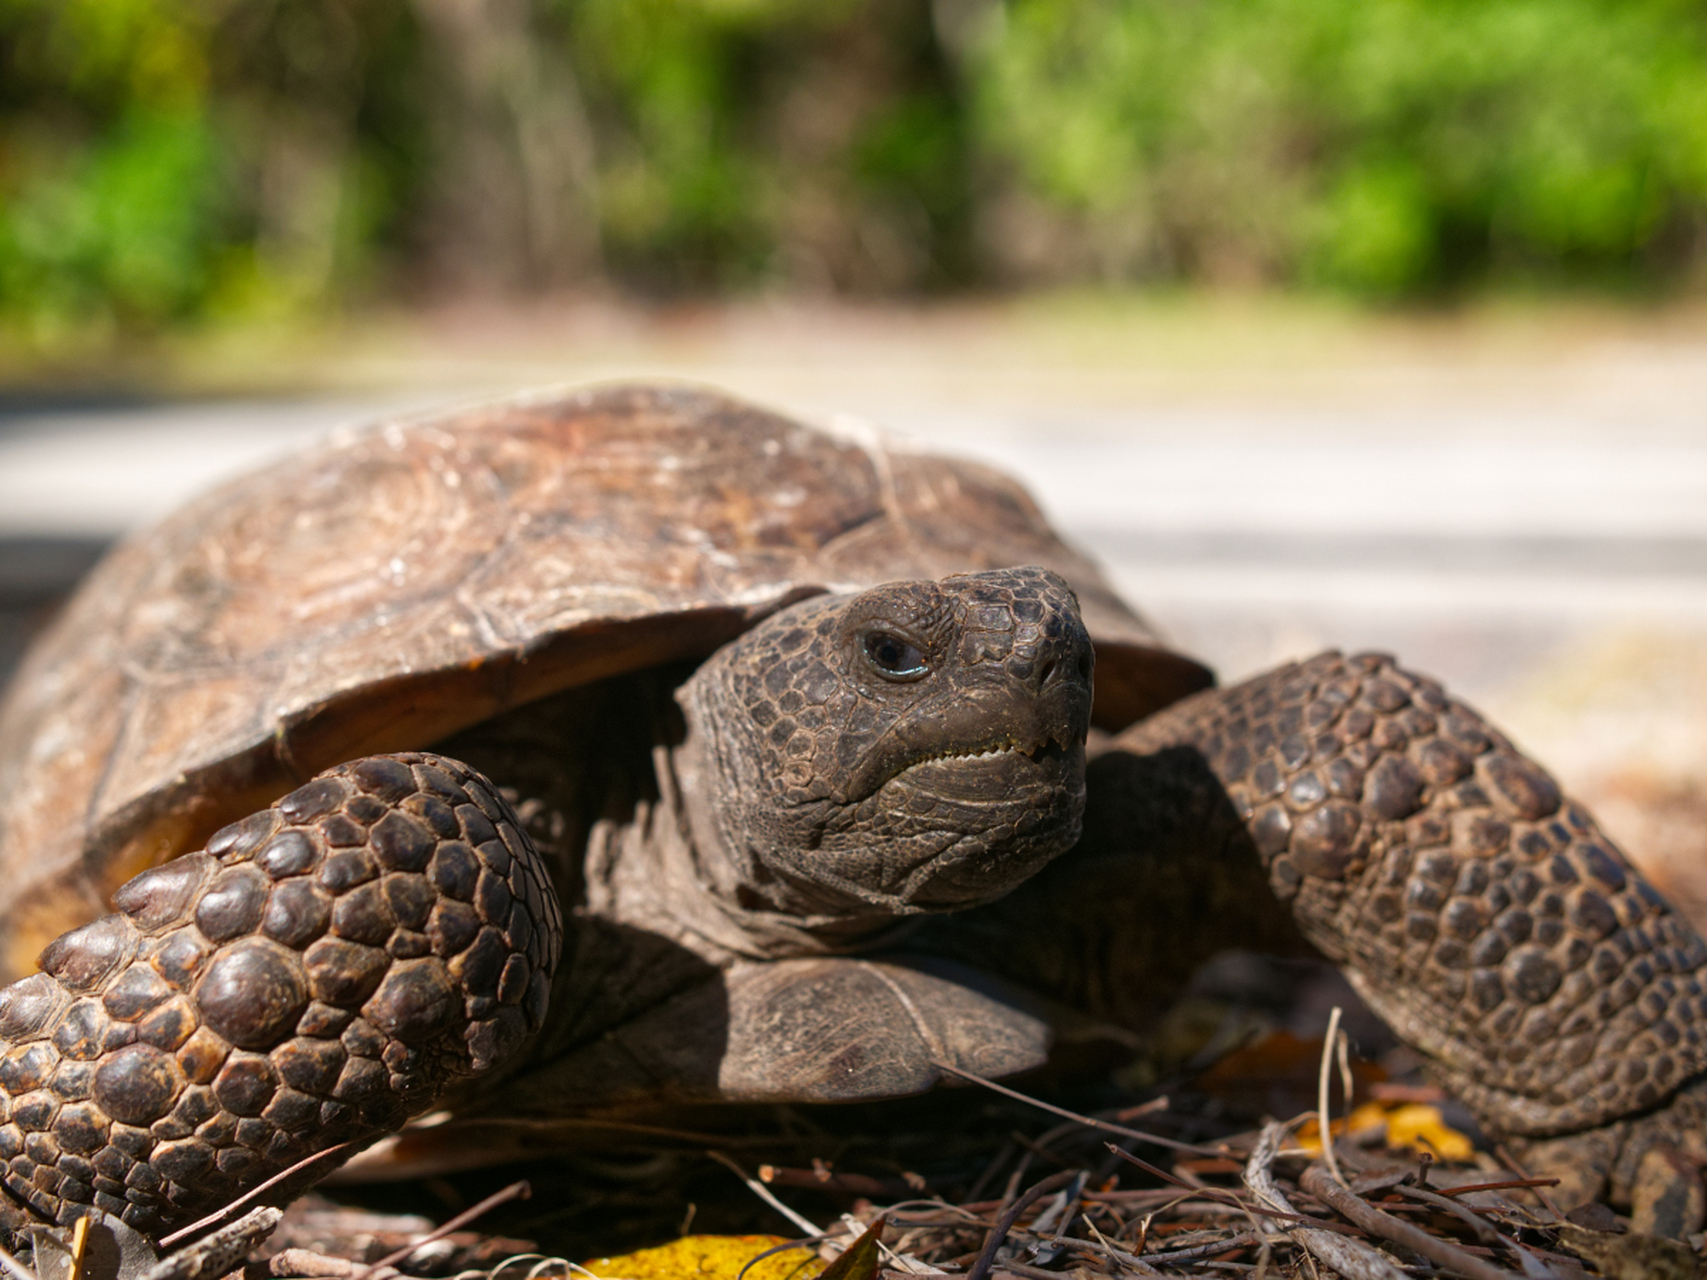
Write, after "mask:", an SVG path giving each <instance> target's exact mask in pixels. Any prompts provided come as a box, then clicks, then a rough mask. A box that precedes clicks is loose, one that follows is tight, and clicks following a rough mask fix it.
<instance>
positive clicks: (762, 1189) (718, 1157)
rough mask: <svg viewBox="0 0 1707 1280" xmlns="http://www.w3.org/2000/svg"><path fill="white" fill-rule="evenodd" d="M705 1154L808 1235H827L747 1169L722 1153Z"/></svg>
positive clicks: (711, 1152)
mask: <svg viewBox="0 0 1707 1280" xmlns="http://www.w3.org/2000/svg"><path fill="white" fill-rule="evenodd" d="M705 1154H706V1155H708V1156H710V1157H711V1158H712V1159H713V1160H715V1161H717V1163H718V1164H720V1165H722V1166H723V1167H724V1168H725V1169H728V1170H729V1171H730V1172H731V1173H733V1174H734V1175H735V1176H736V1177H737V1178H739V1179H741V1181H742V1182H745V1183H746V1184H747V1189H748V1190H749V1191H751V1192H752V1193H753V1194H754V1195H756V1196H757V1197H758V1198H759V1199H761V1200H763V1201H764V1202H765V1203H766V1204H768V1205H769V1206H770V1207H771V1208H773V1209H775V1210H776V1211H777V1212H778V1213H780V1214H781V1215H782V1216H783V1217H785V1218H787V1219H788V1220H789V1221H790V1222H792V1223H793V1224H794V1225H795V1226H797V1227H799V1228H800V1229H801V1230H802V1231H804V1232H806V1233H807V1234H808V1235H810V1236H817V1237H822V1236H824V1235H825V1234H827V1233H826V1232H825V1231H824V1229H823V1228H822V1227H818V1226H814V1225H813V1223H812V1221H811V1219H809V1218H804V1217H802V1216H801V1215H800V1214H798V1213H796V1212H795V1211H794V1210H793V1209H790V1208H789V1207H788V1206H787V1205H785V1204H784V1203H783V1202H782V1201H781V1200H778V1199H777V1198H776V1197H775V1196H773V1195H772V1194H771V1190H770V1188H769V1187H767V1186H766V1185H765V1184H764V1183H762V1182H760V1181H759V1180H758V1179H757V1178H749V1177H748V1176H747V1171H746V1170H745V1169H743V1168H742V1167H741V1166H740V1165H738V1164H736V1163H735V1162H734V1161H733V1160H731V1159H730V1158H729V1157H728V1156H726V1155H724V1154H723V1153H722V1152H721V1151H707V1152H706V1153H705Z"/></svg>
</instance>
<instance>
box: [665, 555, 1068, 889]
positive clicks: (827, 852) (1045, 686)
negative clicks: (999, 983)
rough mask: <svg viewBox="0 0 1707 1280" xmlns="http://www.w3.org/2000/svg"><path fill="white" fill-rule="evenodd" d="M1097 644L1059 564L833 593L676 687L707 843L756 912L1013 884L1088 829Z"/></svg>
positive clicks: (771, 624) (748, 638) (695, 804)
mask: <svg viewBox="0 0 1707 1280" xmlns="http://www.w3.org/2000/svg"><path fill="white" fill-rule="evenodd" d="M1092 662H1093V654H1092V649H1091V642H1090V637H1089V636H1088V635H1087V634H1086V631H1085V628H1084V625H1083V623H1082V622H1081V621H1080V618H1079V606H1078V601H1077V600H1076V599H1075V597H1074V595H1073V591H1072V588H1071V587H1069V586H1068V585H1067V583H1066V581H1065V580H1064V579H1063V578H1061V577H1060V576H1059V575H1057V574H1054V573H1051V572H1049V571H1048V570H1045V569H1038V568H1024V569H1004V570H999V571H995V572H989V573H976V574H963V575H957V576H955V577H950V578H944V579H942V580H941V581H937V582H928V581H924V582H891V583H887V584H885V585H883V586H880V587H876V588H873V589H872V590H869V591H865V592H862V593H860V594H858V595H840V596H819V597H816V598H814V599H811V600H808V601H806V602H804V603H802V604H798V605H795V606H794V607H792V608H790V609H787V610H784V611H782V612H780V613H778V614H776V615H774V616H773V617H771V618H770V619H768V620H767V621H765V622H764V623H763V624H761V625H760V626H758V627H756V628H754V629H753V630H752V631H749V632H748V633H747V634H745V635H744V636H742V637H741V638H740V639H738V640H736V641H733V642H732V643H730V644H728V645H726V646H725V647H724V648H722V649H721V650H719V651H718V652H717V653H716V654H715V655H714V656H713V657H712V658H711V659H710V660H708V661H707V662H706V663H705V665H704V666H702V667H701V668H700V669H699V671H697V672H696V673H695V674H694V676H693V677H692V679H690V680H689V681H688V683H687V684H686V685H684V686H683V688H682V690H681V692H680V694H679V695H678V696H679V698H680V700H681V702H682V705H683V709H684V712H685V714H686V716H687V720H688V725H689V732H688V741H687V743H686V744H684V747H685V751H686V752H687V756H686V758H687V759H688V760H689V761H690V773H691V775H692V781H691V782H689V784H688V791H689V794H688V795H687V797H686V799H687V801H688V811H689V814H690V816H691V817H692V820H693V830H694V837H695V841H696V844H699V845H701V846H702V856H703V853H704V850H703V846H704V845H705V844H706V842H708V841H710V842H715V843H716V844H718V845H720V846H721V849H720V850H719V856H722V857H728V858H733V859H734V860H735V862H736V863H737V864H738V865H740V866H741V868H742V873H743V874H742V877H741V882H740V895H739V896H740V897H741V899H742V902H741V905H742V906H746V907H753V908H760V909H764V908H769V909H772V910H782V911H788V912H792V913H798V914H823V915H829V916H843V917H846V916H858V917H868V916H871V915H873V914H877V915H882V916H893V915H906V914H913V913H916V912H922V911H947V910H954V909H957V908H961V907H968V906H973V905H976V904H978V903H982V902H989V901H991V900H993V899H995V898H998V897H1000V896H1002V895H1003V894H1005V893H1007V892H1008V891H1009V890H1010V889H1012V888H1014V886H1016V885H1018V884H1019V883H1020V882H1021V881H1023V880H1024V879H1026V877H1028V876H1030V875H1031V874H1032V873H1033V872H1035V871H1037V870H1038V869H1039V868H1040V867H1042V866H1043V864H1044V863H1046V862H1047V861H1049V859H1051V858H1053V857H1055V856H1056V855H1057V854H1060V853H1063V852H1065V851H1066V850H1067V849H1069V848H1071V847H1072V845H1073V843H1074V842H1075V841H1076V840H1077V839H1078V837H1079V829H1080V823H1081V819H1082V816H1083V812H1084V801H1085V734H1086V730H1087V727H1088V725H1089V720H1090V706H1091V667H1092Z"/></svg>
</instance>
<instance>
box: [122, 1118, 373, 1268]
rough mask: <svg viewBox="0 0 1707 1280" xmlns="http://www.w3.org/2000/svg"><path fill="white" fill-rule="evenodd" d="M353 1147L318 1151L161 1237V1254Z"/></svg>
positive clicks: (346, 1153) (342, 1145) (345, 1144)
mask: <svg viewBox="0 0 1707 1280" xmlns="http://www.w3.org/2000/svg"><path fill="white" fill-rule="evenodd" d="M353 1146H355V1143H353V1142H340V1143H339V1144H338V1145H337V1146H335V1147H327V1148H326V1149H325V1150H324V1151H316V1152H315V1153H314V1154H313V1155H311V1156H305V1157H303V1158H302V1159H301V1160H298V1161H297V1162H296V1163H295V1164H293V1165H291V1167H290V1168H288V1169H285V1170H282V1171H281V1172H279V1173H275V1174H274V1175H273V1176H272V1177H270V1178H268V1179H267V1180H266V1181H265V1182H263V1183H260V1184H259V1185H257V1186H253V1187H250V1188H249V1190H247V1191H245V1192H244V1193H243V1194H242V1195H240V1196H238V1197H237V1198H236V1199H235V1200H232V1201H230V1202H229V1203H227V1204H225V1205H223V1206H222V1207H220V1208H218V1209H215V1210H214V1211H213V1212H212V1213H210V1214H208V1215H207V1216H206V1217H202V1218H197V1219H196V1220H195V1221H194V1222H192V1223H190V1225H189V1226H187V1227H179V1228H178V1229H177V1230H176V1231H174V1232H172V1234H171V1235H168V1236H161V1237H160V1239H159V1240H158V1241H157V1242H156V1243H158V1244H159V1246H160V1249H161V1252H165V1251H166V1250H168V1249H170V1248H171V1247H172V1246H173V1245H175V1244H177V1243H178V1241H180V1240H184V1239H187V1238H188V1237H190V1236H193V1235H195V1234H196V1232H198V1231H203V1230H206V1229H207V1228H208V1227H211V1226H213V1225H214V1224H215V1223H216V1222H219V1221H220V1220H222V1219H224V1218H229V1217H230V1216H231V1215H232V1214H233V1213H235V1212H236V1211H237V1210H239V1209H241V1208H242V1207H243V1206H244V1205H246V1204H248V1203H249V1201H251V1200H253V1199H254V1198H255V1197H256V1196H259V1195H261V1194H263V1193H264V1192H267V1191H270V1190H272V1189H273V1188H274V1187H276V1186H278V1185H279V1183H281V1182H283V1181H284V1180H285V1179H287V1178H290V1177H293V1176H295V1175H296V1174H298V1173H301V1172H302V1171H303V1170H304V1169H306V1168H308V1166H309V1165H311V1164H314V1163H315V1162H316V1161H319V1160H324V1159H326V1157H328V1156H334V1155H348V1154H349V1152H350V1148H351V1147H353Z"/></svg>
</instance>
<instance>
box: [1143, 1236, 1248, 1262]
mask: <svg viewBox="0 0 1707 1280" xmlns="http://www.w3.org/2000/svg"><path fill="white" fill-rule="evenodd" d="M1261 1242H1262V1233H1261V1232H1260V1231H1241V1232H1239V1234H1238V1235H1234V1236H1228V1237H1227V1238H1226V1239H1225V1240H1211V1241H1209V1242H1208V1243H1207V1244H1194V1245H1192V1246H1191V1247H1190V1248H1189V1249H1173V1250H1170V1251H1169V1252H1167V1253H1152V1254H1151V1255H1150V1256H1149V1257H1147V1258H1146V1259H1145V1261H1146V1262H1150V1263H1157V1262H1190V1261H1191V1260H1192V1259H1193V1258H1207V1257H1208V1256H1209V1255H1210V1254H1212V1253H1226V1252H1227V1251H1228V1250H1229V1249H1240V1248H1244V1247H1245V1246H1247V1245H1253V1244H1260V1243H1261Z"/></svg>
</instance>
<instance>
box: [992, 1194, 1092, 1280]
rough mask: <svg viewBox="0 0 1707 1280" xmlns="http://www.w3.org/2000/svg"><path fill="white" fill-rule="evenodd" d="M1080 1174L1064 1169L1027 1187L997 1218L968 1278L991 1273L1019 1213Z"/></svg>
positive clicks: (1017, 1219)
mask: <svg viewBox="0 0 1707 1280" xmlns="http://www.w3.org/2000/svg"><path fill="white" fill-rule="evenodd" d="M1078 1176H1079V1170H1077V1169H1063V1170H1061V1172H1059V1173H1052V1174H1050V1175H1049V1176H1048V1177H1047V1178H1045V1179H1044V1180H1043V1181H1042V1182H1037V1183H1033V1184H1032V1185H1031V1186H1030V1187H1028V1188H1026V1191H1025V1194H1024V1195H1022V1196H1020V1198H1019V1199H1018V1200H1015V1201H1014V1202H1013V1204H1011V1205H1009V1206H1008V1208H1007V1209H1006V1210H1004V1211H1003V1213H1002V1216H1001V1217H999V1218H997V1219H996V1225H995V1226H994V1227H992V1228H991V1229H990V1234H989V1235H988V1236H986V1237H985V1239H984V1248H983V1251H982V1252H980V1253H979V1254H978V1261H976V1262H974V1263H973V1264H972V1270H970V1271H968V1272H967V1273H966V1280H984V1277H986V1276H987V1275H989V1274H990V1268H991V1266H993V1265H994V1264H995V1261H996V1250H998V1249H1000V1248H1001V1247H1002V1241H1004V1240H1006V1239H1007V1238H1008V1232H1009V1231H1011V1230H1012V1229H1013V1225H1014V1223H1015V1222H1017V1221H1019V1215H1020V1214H1022V1213H1024V1212H1025V1211H1026V1210H1027V1209H1029V1208H1030V1207H1031V1206H1032V1205H1034V1204H1036V1203H1037V1201H1038V1200H1040V1199H1041V1198H1042V1197H1044V1196H1046V1195H1048V1194H1049V1193H1050V1192H1051V1191H1055V1190H1058V1189H1059V1188H1061V1187H1064V1186H1066V1185H1067V1184H1068V1183H1069V1182H1071V1181H1072V1180H1073V1179H1074V1178H1076V1177H1078Z"/></svg>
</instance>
